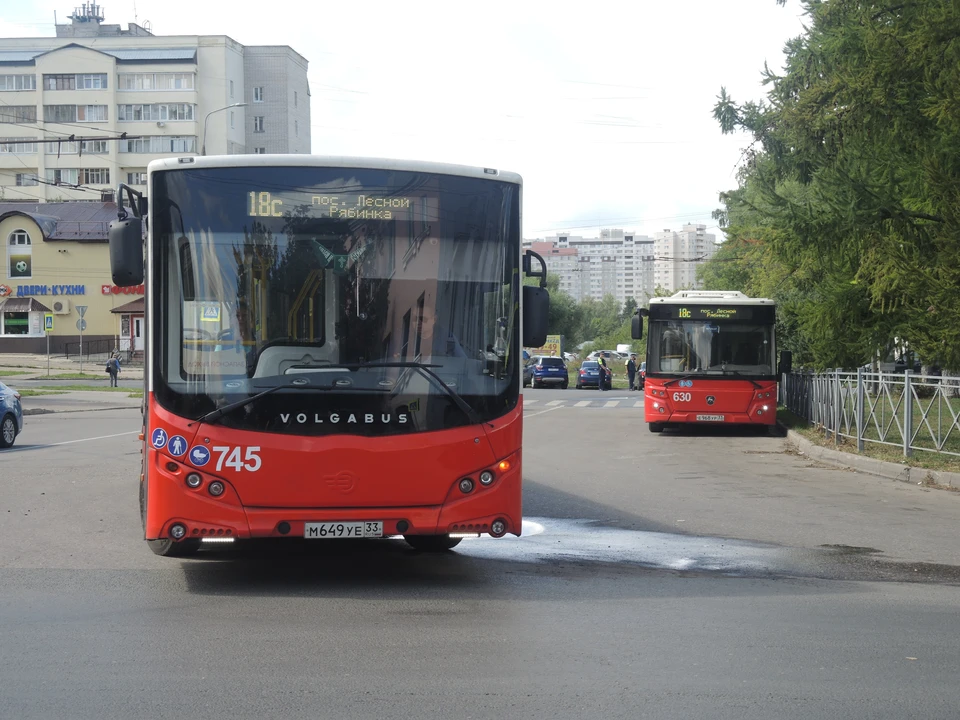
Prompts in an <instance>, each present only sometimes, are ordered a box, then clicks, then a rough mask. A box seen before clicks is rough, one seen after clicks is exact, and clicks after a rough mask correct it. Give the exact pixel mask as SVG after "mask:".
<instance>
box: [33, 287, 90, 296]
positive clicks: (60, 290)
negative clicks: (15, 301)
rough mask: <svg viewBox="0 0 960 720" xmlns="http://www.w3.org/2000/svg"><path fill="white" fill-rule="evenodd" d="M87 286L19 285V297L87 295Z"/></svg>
mask: <svg viewBox="0 0 960 720" xmlns="http://www.w3.org/2000/svg"><path fill="white" fill-rule="evenodd" d="M86 294H87V289H86V286H85V285H17V297H30V296H32V295H86Z"/></svg>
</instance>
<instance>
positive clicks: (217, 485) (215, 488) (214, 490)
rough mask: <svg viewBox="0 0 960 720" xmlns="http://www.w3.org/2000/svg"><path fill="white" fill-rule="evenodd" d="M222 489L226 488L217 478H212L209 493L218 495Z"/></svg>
mask: <svg viewBox="0 0 960 720" xmlns="http://www.w3.org/2000/svg"><path fill="white" fill-rule="evenodd" d="M224 490H226V488H225V487H224V486H223V483H222V482H220V481H219V480H214V481H213V482H212V483H210V494H211V495H213V496H214V497H220V496H221V495H223V491H224Z"/></svg>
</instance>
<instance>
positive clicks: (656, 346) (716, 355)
mask: <svg viewBox="0 0 960 720" xmlns="http://www.w3.org/2000/svg"><path fill="white" fill-rule="evenodd" d="M649 347H650V352H649V353H648V355H647V373H648V374H657V373H662V374H669V373H677V374H680V373H703V374H709V375H723V374H725V373H726V374H736V375H747V376H750V377H755V378H761V377H767V376H770V377H773V376H775V370H774V348H773V325H772V324H770V325H767V324H756V323H750V322H730V321H717V322H714V321H703V320H653V319H651V321H650V338H649Z"/></svg>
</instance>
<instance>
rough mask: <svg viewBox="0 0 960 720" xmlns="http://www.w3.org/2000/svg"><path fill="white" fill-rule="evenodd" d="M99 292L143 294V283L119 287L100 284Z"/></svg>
mask: <svg viewBox="0 0 960 720" xmlns="http://www.w3.org/2000/svg"><path fill="white" fill-rule="evenodd" d="M100 292H101V294H103V295H143V294H144V288H143V285H134V286H132V287H120V286H119V285H101V286H100Z"/></svg>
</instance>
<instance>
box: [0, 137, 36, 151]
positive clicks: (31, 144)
mask: <svg viewBox="0 0 960 720" xmlns="http://www.w3.org/2000/svg"><path fill="white" fill-rule="evenodd" d="M36 151H37V141H36V140H34V139H33V138H3V140H2V141H0V155H3V154H8V153H9V154H10V155H32V154H33V153H35V152H36Z"/></svg>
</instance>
